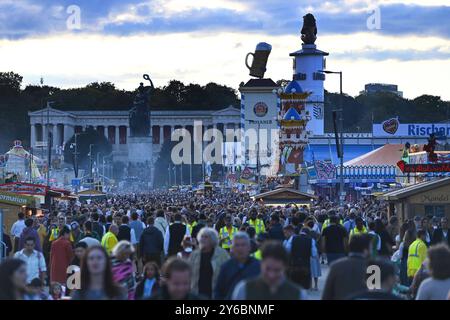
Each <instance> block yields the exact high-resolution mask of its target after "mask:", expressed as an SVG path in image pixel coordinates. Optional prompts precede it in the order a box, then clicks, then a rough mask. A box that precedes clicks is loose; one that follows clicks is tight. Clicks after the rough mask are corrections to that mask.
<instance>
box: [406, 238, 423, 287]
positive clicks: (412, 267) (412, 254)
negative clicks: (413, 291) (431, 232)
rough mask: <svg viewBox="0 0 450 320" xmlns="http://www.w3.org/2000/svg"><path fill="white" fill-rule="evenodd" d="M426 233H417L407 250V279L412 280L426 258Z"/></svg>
mask: <svg viewBox="0 0 450 320" xmlns="http://www.w3.org/2000/svg"><path fill="white" fill-rule="evenodd" d="M425 237H426V232H425V230H419V231H417V239H416V241H414V242H413V243H411V245H410V246H409V249H408V261H407V266H408V267H407V268H408V269H407V275H408V278H413V277H414V275H415V274H416V273H417V271H419V269H420V267H421V266H422V263H423V262H424V261H425V259H426V258H427V251H428V249H427V245H426V244H425Z"/></svg>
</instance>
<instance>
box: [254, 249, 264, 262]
mask: <svg viewBox="0 0 450 320" xmlns="http://www.w3.org/2000/svg"><path fill="white" fill-rule="evenodd" d="M253 258H255V259H256V260H262V255H261V250H259V249H258V250H256V251H255V252H254V253H253Z"/></svg>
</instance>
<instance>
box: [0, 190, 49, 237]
mask: <svg viewBox="0 0 450 320" xmlns="http://www.w3.org/2000/svg"><path fill="white" fill-rule="evenodd" d="M0 210H2V212H3V224H4V225H5V226H6V230H7V231H8V232H9V230H11V226H12V225H13V223H14V222H15V221H16V220H17V214H18V213H19V212H22V213H23V214H25V216H27V217H29V216H31V215H34V214H38V213H39V212H40V209H39V201H38V199H36V198H35V197H32V196H27V195H21V194H16V193H10V192H5V191H0Z"/></svg>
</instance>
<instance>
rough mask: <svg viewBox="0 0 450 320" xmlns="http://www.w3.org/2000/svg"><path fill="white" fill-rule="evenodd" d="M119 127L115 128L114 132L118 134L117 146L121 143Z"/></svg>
mask: <svg viewBox="0 0 450 320" xmlns="http://www.w3.org/2000/svg"><path fill="white" fill-rule="evenodd" d="M119 128H120V127H119V126H115V127H114V130H115V131H114V132H115V134H116V143H115V144H117V145H119V143H120V141H119V139H120V136H119Z"/></svg>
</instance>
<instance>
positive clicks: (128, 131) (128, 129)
mask: <svg viewBox="0 0 450 320" xmlns="http://www.w3.org/2000/svg"><path fill="white" fill-rule="evenodd" d="M130 135H131V129H130V126H127V139H128V137H129V136H130Z"/></svg>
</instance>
